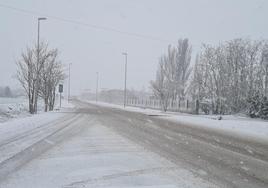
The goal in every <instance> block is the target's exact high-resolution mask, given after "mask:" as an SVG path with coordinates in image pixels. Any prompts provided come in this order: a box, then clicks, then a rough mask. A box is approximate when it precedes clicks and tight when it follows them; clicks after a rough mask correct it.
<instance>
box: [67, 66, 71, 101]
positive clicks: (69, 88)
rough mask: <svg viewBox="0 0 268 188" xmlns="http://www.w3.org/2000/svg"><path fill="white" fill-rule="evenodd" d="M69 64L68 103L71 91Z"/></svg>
mask: <svg viewBox="0 0 268 188" xmlns="http://www.w3.org/2000/svg"><path fill="white" fill-rule="evenodd" d="M71 65H72V63H69V80H68V103H69V102H70V93H71V91H70V90H71Z"/></svg>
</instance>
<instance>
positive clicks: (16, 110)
mask: <svg viewBox="0 0 268 188" xmlns="http://www.w3.org/2000/svg"><path fill="white" fill-rule="evenodd" d="M27 115H29V114H28V113H27V100H26V98H25V97H18V98H2V97H0V123H1V122H4V121H7V120H9V119H12V118H17V117H23V116H27Z"/></svg>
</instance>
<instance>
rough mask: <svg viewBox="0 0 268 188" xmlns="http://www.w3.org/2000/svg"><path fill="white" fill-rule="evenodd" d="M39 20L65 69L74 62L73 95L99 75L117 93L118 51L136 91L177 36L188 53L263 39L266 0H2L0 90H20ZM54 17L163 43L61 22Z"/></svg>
mask: <svg viewBox="0 0 268 188" xmlns="http://www.w3.org/2000/svg"><path fill="white" fill-rule="evenodd" d="M3 5H5V6H11V7H16V8H20V9H25V10H29V11H35V12H37V13H36V14H28V13H23V12H19V11H16V10H12V9H8V8H4V7H2V6H3ZM39 16H47V17H48V20H46V21H43V22H42V23H41V39H43V40H45V41H47V42H49V44H50V46H51V47H53V48H58V49H59V50H60V59H61V60H62V62H63V63H64V64H68V63H72V69H71V70H72V77H71V78H72V81H71V84H72V89H71V91H72V92H73V93H77V92H79V91H82V90H83V89H94V88H95V83H96V72H97V71H98V72H99V73H100V85H101V86H100V87H101V88H123V86H124V57H123V56H122V52H123V51H127V52H128V54H129V58H128V59H129V61H128V63H129V66H128V88H135V89H141V88H142V87H148V85H149V81H150V80H152V79H154V76H155V71H156V68H157V63H158V58H159V56H160V55H161V54H163V53H164V52H165V51H166V49H167V46H168V44H169V43H173V44H176V41H177V40H178V39H179V38H182V37H188V38H189V39H190V42H191V43H192V44H193V49H194V51H198V50H199V48H200V45H201V44H202V43H210V44H217V43H219V42H220V41H225V40H230V39H233V38H236V37H250V38H252V39H260V38H264V39H267V38H268V24H267V18H268V1H266V0H221V1H220V0H94V1H93V0H45V1H44V0H42V1H41V0H23V1H21V0H0V24H1V25H0V86H4V85H11V86H12V87H16V86H18V83H17V81H16V80H15V79H14V78H12V76H13V75H15V72H16V65H15V60H16V59H18V58H19V57H20V53H21V51H22V50H24V49H25V47H26V46H31V45H32V44H33V43H34V42H36V38H37V18H38V17H39ZM53 16H56V17H60V18H65V19H70V20H75V21H79V22H83V23H88V24H94V25H99V26H105V27H109V28H114V29H116V30H120V31H125V32H130V33H138V34H141V35H147V36H151V37H158V38H161V39H166V41H158V40H151V39H149V38H139V37H135V36H130V35H124V34H120V33H117V32H112V31H104V30H99V29H94V28H91V27H86V26H83V25H76V24H73V23H66V22H63V21H59V20H57V19H53Z"/></svg>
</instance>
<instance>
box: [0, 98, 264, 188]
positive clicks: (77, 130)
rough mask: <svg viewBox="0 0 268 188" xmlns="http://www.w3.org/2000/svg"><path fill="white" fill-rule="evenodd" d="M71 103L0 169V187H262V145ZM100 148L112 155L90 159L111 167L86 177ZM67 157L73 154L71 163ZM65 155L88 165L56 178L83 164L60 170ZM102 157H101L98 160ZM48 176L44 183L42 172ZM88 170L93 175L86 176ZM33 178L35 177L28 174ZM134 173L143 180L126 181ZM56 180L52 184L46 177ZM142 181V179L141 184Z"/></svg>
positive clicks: (139, 115)
mask: <svg viewBox="0 0 268 188" xmlns="http://www.w3.org/2000/svg"><path fill="white" fill-rule="evenodd" d="M73 103H74V104H75V106H76V108H75V111H73V112H68V113H70V115H68V114H67V116H70V118H71V119H70V120H68V121H67V120H65V121H67V122H68V123H65V124H64V125H65V126H62V124H61V125H60V126H59V127H58V129H57V131H54V132H52V133H51V134H49V135H48V137H46V138H45V139H42V140H40V141H39V142H38V143H36V144H34V145H33V146H31V147H29V148H27V150H26V151H24V152H21V153H19V154H17V155H16V156H14V157H13V158H11V159H9V160H7V161H5V162H4V163H1V164H0V187H20V186H19V185H23V183H25V182H26V184H25V186H26V185H27V187H30V186H31V185H32V184H31V183H32V182H33V181H34V180H33V179H35V180H36V181H37V179H38V178H40V180H38V183H37V182H35V186H33V187H42V186H38V184H39V185H41V184H42V181H43V185H46V186H48V185H47V184H45V182H48V181H49V182H50V183H51V182H52V184H51V185H49V187H52V185H57V186H55V187H98V186H99V187H101V186H102V187H112V185H113V187H120V186H124V187H127V186H126V185H132V184H133V185H135V186H137V182H139V185H140V186H143V185H144V186H145V185H147V186H149V185H150V186H151V187H157V186H159V185H162V187H241V188H253V187H254V188H259V187H263V188H264V187H265V188H267V187H268V143H267V142H266V141H263V140H258V139H252V138H246V137H239V136H237V135H236V136H234V135H230V134H227V133H224V132H217V131H215V130H210V129H207V128H201V127H196V126H191V125H183V124H178V123H176V122H172V121H168V120H164V119H161V118H159V117H158V116H154V115H153V114H151V115H145V114H142V113H138V112H128V111H123V110H120V109H115V108H111V107H101V106H96V105H93V104H88V103H84V102H81V101H79V100H74V101H73ZM55 126H56V125H55ZM253 126H254V125H253ZM71 138H72V139H71ZM93 138H94V139H93ZM24 139H25V138H24ZM111 142H112V143H111ZM93 143H95V145H94V146H93V145H92V144H93ZM107 145H108V146H109V147H106V146H107ZM117 146H118V147H117ZM103 147H105V148H103ZM74 148H75V149H76V150H74ZM89 148H91V150H90V149H89ZM92 148H95V149H94V150H92ZM101 148H102V149H101ZM0 151H1V146H0ZM100 151H102V154H103V153H106V154H107V153H111V152H115V153H116V155H110V156H108V157H107V155H100V156H98V157H97V158H96V159H94V160H96V161H95V163H98V164H101V163H103V162H104V161H105V163H107V164H106V167H107V166H110V167H111V168H109V172H111V173H107V169H106V171H105V173H104V172H103V171H102V173H101V172H100V169H99V168H98V170H96V169H95V171H94V170H93V171H94V172H95V173H93V174H91V175H89V174H88V173H89V169H91V168H92V163H91V162H90V163H86V161H88V160H89V156H93V154H94V153H98V152H99V153H101V152H100ZM135 152H136V153H135ZM71 153H72V155H71ZM74 154H76V155H78V154H79V156H80V158H79V160H77V156H76V158H75V157H74ZM71 156H72V157H74V158H72V159H74V161H76V162H77V161H80V163H82V164H85V166H87V165H88V166H87V168H86V167H84V168H85V171H84V172H83V173H82V172H81V173H79V174H76V176H75V175H74V174H72V176H68V178H69V179H68V181H67V180H66V177H64V176H63V175H62V174H63V173H65V174H66V173H68V172H70V173H71V172H72V173H74V172H75V171H78V170H79V169H80V170H81V168H82V167H83V165H82V164H80V163H79V164H78V163H77V164H76V165H75V167H74V166H72V167H68V166H71V164H70V163H72V162H70V161H71V158H70V157H71ZM81 156H84V157H81ZM85 156H86V157H85ZM104 156H105V157H106V158H105V160H104V159H103V160H101V161H99V160H100V158H101V157H104ZM63 157H65V158H63ZM66 157H69V158H66ZM119 158H120V159H119ZM56 159H58V160H56ZM59 159H62V160H59ZM55 160H56V162H55ZM92 160H93V159H91V161H92ZM94 160H93V161H94ZM59 161H60V162H59ZM109 161H110V163H109ZM73 163H75V162H73ZM95 163H94V164H95ZM49 164H50V165H49ZM52 164H53V165H52ZM55 164H57V165H58V168H56V169H57V170H56V169H54V171H53V173H52V172H49V169H53V168H52V167H51V166H55ZM115 164H116V166H117V167H118V166H120V168H121V169H122V168H125V169H124V170H123V171H124V172H125V173H122V172H121V171H120V172H117V173H115V172H114V170H115V169H116V167H115ZM157 164H158V165H157ZM160 164H161V165H160ZM48 166H50V168H48ZM63 166H64V168H63ZM42 168H43V169H46V170H45V171H46V173H44V172H43V174H40V173H41V171H42ZM91 170H92V169H91ZM56 171H58V174H57V173H56ZM160 171H161V173H159V172H160ZM97 172H99V174H98V173H97ZM50 173H52V175H51V176H50V179H49V178H48V175H47V174H50ZM96 173H97V174H98V175H96V176H94V174H96ZM148 173H149V174H151V176H150V177H148ZM36 174H39V175H38V176H36V177H34V176H33V175H36ZM44 174H46V175H44ZM139 175H143V179H142V180H143V181H141V180H140V179H139V180H137V179H135V178H134V177H136V176H139ZM30 176H31V177H30ZM56 176H57V177H58V178H57V180H55V178H51V177H56ZM88 176H90V177H88ZM60 177H62V178H60ZM93 177H94V178H93ZM100 177H101V178H100ZM118 177H121V178H126V177H130V179H131V180H132V181H130V180H129V179H128V180H126V179H124V181H120V182H118V181H117V182H115V180H114V179H116V178H118ZM152 177H154V178H152ZM31 178H32V179H31ZM46 178H47V179H46ZM79 178H80V179H79ZM136 178H137V177H136ZM146 178H147V179H148V180H146V181H145V179H146ZM41 179H42V180H41ZM135 180H136V183H135ZM53 181H54V182H53ZM103 181H106V184H104V183H103ZM152 181H153V182H152ZM187 181H188V182H187ZM190 181H192V183H191V182H190ZM100 182H101V183H100ZM108 182H109V183H108ZM122 182H124V183H126V182H128V183H127V184H123V183H122ZM53 183H54V184H53ZM153 183H155V184H153ZM119 185H120V186H119ZM156 185H157V186H156ZM46 186H43V187H46ZM128 187H130V186H128ZM133 187H134V186H133ZM159 187H161V186H159Z"/></svg>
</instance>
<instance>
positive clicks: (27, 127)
mask: <svg viewBox="0 0 268 188" xmlns="http://www.w3.org/2000/svg"><path fill="white" fill-rule="evenodd" d="M18 101H20V102H21V101H24V100H23V99H20V100H19V99H14V100H13V99H12V100H6V104H7V106H9V107H10V106H16V105H19V104H20V103H19V102H18ZM12 102H13V103H12ZM2 104H4V103H3V101H2ZM2 106H4V105H2ZM62 107H63V108H62V109H61V110H60V111H59V110H56V111H54V112H46V113H45V112H40V113H38V114H35V115H29V114H28V113H27V109H25V112H24V114H19V115H18V116H12V117H13V118H8V120H9V121H5V122H0V163H1V162H3V161H4V160H6V159H8V158H10V157H12V156H13V155H15V154H16V153H18V152H20V151H22V150H23V149H25V148H27V147H28V146H30V145H31V144H33V143H35V142H37V141H38V140H40V139H42V138H43V137H45V136H46V135H47V134H49V133H51V132H53V130H54V129H55V128H57V127H55V126H54V124H55V123H57V122H58V121H59V122H64V120H65V119H64V116H65V115H66V114H65V113H60V112H65V111H66V110H70V109H68V108H69V107H72V105H71V104H69V103H68V102H66V101H64V100H63V103H62ZM20 113H23V111H21V112H20ZM15 117H16V118H15Z"/></svg>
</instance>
